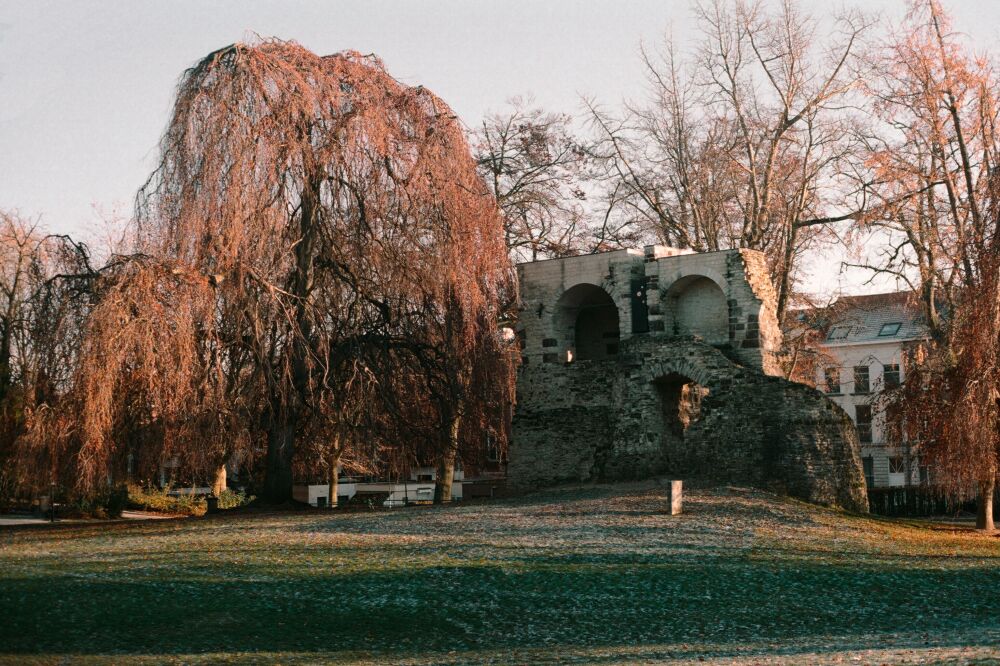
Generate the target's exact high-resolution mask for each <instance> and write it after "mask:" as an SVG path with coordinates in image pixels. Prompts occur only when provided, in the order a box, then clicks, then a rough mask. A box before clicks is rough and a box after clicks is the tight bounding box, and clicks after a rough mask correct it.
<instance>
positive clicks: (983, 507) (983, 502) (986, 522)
mask: <svg viewBox="0 0 1000 666" xmlns="http://www.w3.org/2000/svg"><path fill="white" fill-rule="evenodd" d="M995 487H996V479H994V478H990V480H989V481H983V482H981V483H980V484H979V502H978V504H979V510H978V511H977V512H976V529H977V530H986V531H987V532H992V531H993V489H994V488H995Z"/></svg>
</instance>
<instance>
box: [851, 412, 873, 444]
mask: <svg viewBox="0 0 1000 666" xmlns="http://www.w3.org/2000/svg"><path fill="white" fill-rule="evenodd" d="M854 423H855V424H856V425H857V426H858V441H860V442H861V443H862V444H871V443H872V407H871V405H855V406H854Z"/></svg>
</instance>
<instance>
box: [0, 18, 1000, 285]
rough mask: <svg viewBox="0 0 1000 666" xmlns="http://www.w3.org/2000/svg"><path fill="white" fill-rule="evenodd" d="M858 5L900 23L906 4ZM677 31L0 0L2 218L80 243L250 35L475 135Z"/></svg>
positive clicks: (982, 31)
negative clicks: (341, 58)
mask: <svg viewBox="0 0 1000 666" xmlns="http://www.w3.org/2000/svg"><path fill="white" fill-rule="evenodd" d="M945 1H946V6H947V7H948V8H949V9H950V10H951V11H952V13H953V14H954V16H955V23H956V26H955V27H956V28H957V29H958V30H960V31H963V32H965V33H967V34H968V35H969V36H970V38H971V39H972V41H973V42H974V43H975V44H976V45H977V46H979V47H981V48H986V47H987V46H989V45H993V44H998V43H1000V0H961V1H959V0H951V1H950V2H948V0H945ZM809 4H810V3H809V2H802V5H804V6H808V5H809ZM815 4H816V6H817V8H818V9H819V8H823V7H827V6H829V5H830V3H829V2H825V1H824V2H816V3H815ZM859 4H861V6H863V7H864V8H866V9H868V10H876V11H882V12H885V13H887V14H889V15H893V16H898V15H899V14H900V13H901V11H902V7H903V0H865V2H863V3H859ZM671 26H672V30H673V34H674V35H675V37H676V38H678V40H679V41H680V42H681V43H683V42H684V39H685V37H686V36H687V35H690V34H691V33H692V28H693V25H692V20H691V4H690V3H689V2H688V0H659V1H653V0H617V1H615V0H609V1H607V2H596V1H592V2H569V1H553V0H547V1H518V2H514V1H509V0H508V1H506V2H486V1H476V2H473V1H471V0H456V1H453V2H443V1H442V2H430V1H427V2H418V1H414V0H410V1H403V0H400V1H398V2H380V1H375V0H359V1H339V0H325V1H313V2H306V1H302V2H287V1H283V2H277V1H273V2H266V1H263V0H256V1H248V0H232V1H222V2H220V1H216V2H208V1H206V0H193V1H179V0H172V1H169V2H167V1H164V0H157V1H153V0H148V1H146V0H142V1H140V0H120V1H104V2H87V1H81V0H65V1H64V2H44V1H41V0H24V1H20V0H18V1H14V0H0V208H8V209H10V208H15V209H18V210H20V211H21V212H22V213H24V214H27V215H32V216H34V215H42V216H43V220H44V221H45V223H46V225H47V226H48V227H49V228H50V229H51V230H54V231H61V232H71V233H77V234H79V233H83V232H85V231H86V230H87V229H88V228H89V227H91V226H93V225H94V224H95V222H96V221H97V220H99V216H100V215H113V214H114V213H115V211H116V210H117V211H119V212H121V213H122V214H126V215H127V214H128V213H129V212H130V210H131V205H132V197H133V196H134V193H135V191H136V189H138V187H139V186H140V185H141V184H142V183H143V181H144V180H145V178H146V177H147V175H148V173H149V171H150V169H151V168H152V164H153V162H154V160H155V156H156V143H157V140H158V138H159V135H160V133H161V132H162V130H163V129H164V127H165V125H166V122H167V114H168V112H169V110H170V103H171V100H172V97H173V89H174V86H175V84H176V82H177V79H178V77H179V75H180V74H181V72H182V71H183V70H184V69H185V68H186V67H188V66H190V65H191V64H192V63H194V62H195V61H196V60H198V59H199V58H200V57H201V56H204V55H205V54H206V53H208V52H210V51H212V50H214V49H216V48H219V47H220V46H224V45H226V44H230V43H232V42H234V41H239V40H241V39H246V38H247V37H248V36H251V35H252V34H253V33H257V34H260V35H263V36H275V37H280V38H282V39H294V40H296V41H298V42H300V43H301V44H303V45H304V46H305V47H307V48H309V49H311V50H312V51H314V52H316V53H319V54H328V53H333V52H336V51H341V50H345V49H354V50H357V51H361V52H363V53H376V54H378V55H379V56H381V57H382V59H383V60H384V61H385V63H386V67H387V68H388V69H389V71H390V72H391V73H392V74H393V75H394V76H395V77H396V78H398V79H400V80H402V81H404V82H406V83H411V84H417V83H420V84H424V85H426V86H427V87H429V88H430V89H432V90H433V91H435V92H436V93H437V94H438V95H440V96H441V97H442V98H443V99H445V101H447V102H448V103H449V104H451V106H452V107H453V108H454V109H455V110H456V111H457V112H458V114H459V115H460V116H461V117H462V119H463V120H464V121H465V122H466V123H467V124H475V123H477V122H478V120H479V119H480V118H481V117H482V115H483V114H484V113H485V112H486V111H488V110H491V109H498V108H500V107H502V106H503V104H504V102H505V100H507V99H508V98H510V97H512V96H514V95H525V94H531V95H533V96H534V97H535V99H536V100H537V102H538V103H540V104H541V105H543V106H545V107H547V108H549V109H552V110H560V111H566V112H571V113H578V112H579V108H580V104H579V99H580V96H581V95H587V96H593V97H596V98H597V99H598V100H600V101H602V102H606V103H608V104H615V103H617V102H618V101H619V100H620V99H621V98H623V97H633V98H635V97H641V96H642V92H643V79H642V71H641V68H640V65H639V60H638V57H637V55H638V54H637V52H638V46H639V43H640V40H644V41H645V42H646V43H651V44H655V43H656V42H658V41H659V40H660V39H661V37H662V35H663V34H664V32H665V31H666V30H667V29H668V28H670V27H671ZM851 281H853V282H855V283H856V282H857V278H856V277H855V278H851Z"/></svg>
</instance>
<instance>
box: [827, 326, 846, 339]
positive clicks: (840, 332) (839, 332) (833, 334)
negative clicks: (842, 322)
mask: <svg viewBox="0 0 1000 666" xmlns="http://www.w3.org/2000/svg"><path fill="white" fill-rule="evenodd" d="M850 332H851V327H850V326H834V327H833V328H832V329H830V335H828V336H826V339H827V340H844V339H846V338H847V334H848V333H850Z"/></svg>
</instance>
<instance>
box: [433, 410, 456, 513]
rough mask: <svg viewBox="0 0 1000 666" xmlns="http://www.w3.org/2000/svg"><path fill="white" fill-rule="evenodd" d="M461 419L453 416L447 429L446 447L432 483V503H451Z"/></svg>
mask: <svg viewBox="0 0 1000 666" xmlns="http://www.w3.org/2000/svg"><path fill="white" fill-rule="evenodd" d="M461 423H462V418H461V417H459V416H454V417H452V419H451V425H450V426H449V428H448V445H447V447H446V448H445V450H444V452H443V453H442V454H441V457H440V459H438V468H437V479H436V480H435V482H434V503H435V504H441V503H443V502H450V501H451V486H452V483H453V482H454V480H455V457H456V454H457V453H458V432H459V426H460V425H461Z"/></svg>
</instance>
